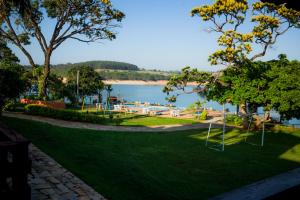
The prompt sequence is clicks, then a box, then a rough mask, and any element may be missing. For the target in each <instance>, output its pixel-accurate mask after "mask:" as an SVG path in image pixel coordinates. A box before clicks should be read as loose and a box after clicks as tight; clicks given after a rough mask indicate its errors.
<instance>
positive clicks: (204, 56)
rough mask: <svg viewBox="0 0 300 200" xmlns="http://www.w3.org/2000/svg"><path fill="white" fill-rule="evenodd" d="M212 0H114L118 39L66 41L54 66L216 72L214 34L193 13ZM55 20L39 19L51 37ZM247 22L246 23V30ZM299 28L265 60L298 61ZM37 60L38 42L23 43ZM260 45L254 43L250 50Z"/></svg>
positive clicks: (55, 55)
mask: <svg viewBox="0 0 300 200" xmlns="http://www.w3.org/2000/svg"><path fill="white" fill-rule="evenodd" d="M211 2H213V1H212V0H211V1H210V0H151V1H150V0H126V1H124V0H112V3H113V5H114V7H115V8H117V9H119V10H121V11H122V12H124V13H125V15H126V17H125V19H124V20H123V21H122V24H121V27H120V28H118V29H117V30H116V31H117V32H118V34H117V38H116V39H115V40H113V41H108V40H104V41H101V42H97V43H89V44H86V43H81V42H78V41H75V40H68V41H66V42H65V43H63V44H62V45H61V46H60V47H59V48H58V49H56V50H55V51H54V53H53V55H52V57H51V63H52V64H61V63H75V62H82V61H90V60H111V61H121V62H128V63H132V64H135V65H137V66H138V67H140V68H146V69H159V70H180V69H181V68H183V67H185V66H191V67H196V68H199V69H201V70H208V71H215V70H217V69H219V68H220V67H219V66H211V65H210V63H209V62H208V56H209V55H210V54H211V53H212V52H214V51H216V50H217V49H218V46H217V37H218V35H217V34H215V33H208V32H207V31H205V30H207V29H208V28H209V27H210V24H209V23H207V22H203V21H201V19H200V18H199V17H191V16H190V11H191V9H192V8H193V7H195V6H199V5H203V4H207V3H211ZM53 24H54V22H53V21H45V22H44V23H42V25H41V27H42V31H43V32H44V33H45V35H46V37H47V38H49V37H50V33H51V32H52V28H53ZM247 28H250V24H245V26H244V28H243V29H245V30H247ZM299 36H300V30H299V29H298V30H296V29H293V30H290V31H289V32H287V33H286V34H285V35H283V36H281V37H279V40H278V42H277V43H276V45H274V46H273V48H272V49H269V50H268V52H267V55H266V56H265V57H264V58H263V60H270V59H275V58H277V56H278V54H281V53H285V54H287V55H288V58H289V59H298V60H300V51H299V45H300V37H299ZM26 48H27V49H28V51H29V52H31V54H32V55H33V58H34V60H35V61H36V63H39V64H42V63H43V54H42V51H41V49H40V48H39V47H38V44H37V42H35V41H33V42H32V44H31V45H30V46H27V47H26ZM259 49H261V48H260V47H259V46H255V48H254V51H258V50H259ZM13 51H14V52H15V53H16V55H17V56H18V57H19V58H20V60H21V63H22V64H28V61H27V59H26V58H25V57H24V55H23V54H22V53H21V52H20V51H19V50H18V49H16V48H13Z"/></svg>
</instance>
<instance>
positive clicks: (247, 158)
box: [3, 118, 300, 200]
mask: <svg viewBox="0 0 300 200" xmlns="http://www.w3.org/2000/svg"><path fill="white" fill-rule="evenodd" d="M3 120H4V121H5V123H7V124H8V125H9V126H10V127H13V128H15V129H16V130H17V131H19V132H20V133H23V134H24V135H25V136H26V137H28V138H29V139H31V140H32V142H33V143H34V144H36V145H37V146H38V147H40V148H41V149H42V150H43V151H44V152H46V153H47V154H49V155H50V156H52V157H53V158H54V159H55V160H56V161H58V162H59V163H61V164H62V165H63V166H64V167H66V168H67V169H69V170H70V171H72V172H73V173H74V174H76V175H77V176H79V177H80V178H81V179H83V180H84V181H86V182H87V183H88V184H89V185H91V186H92V187H93V188H95V189H96V190H97V191H98V192H99V193H101V194H102V195H104V196H105V197H106V198H108V199H111V200H119V199H124V200H127V199H128V200H129V199H130V200H132V199H137V200H140V199H143V200H147V199H149V200H150V199H151V200H153V199H164V200H168V199H180V200H183V199H206V198H208V197H212V196H214V195H217V194H220V193H223V192H226V191H229V190H231V189H234V188H237V187H240V186H243V185H245V184H249V183H251V182H254V181H257V180H260V179H263V178H266V177H269V176H272V175H275V174H278V173H281V172H284V171H287V170H290V169H293V168H296V167H300V131H299V130H297V131H294V132H287V131H286V132H284V131H278V132H267V133H266V138H265V146H264V147H263V148H261V147H258V146H252V145H249V144H245V143H244V142H241V139H242V138H241V137H240V135H241V134H242V132H241V131H240V130H238V129H233V130H230V131H228V133H227V135H226V147H225V152H218V151H214V150H211V149H209V148H206V147H205V146H204V143H205V136H206V131H207V130H192V131H184V132H174V133H142V134H139V133H120V132H101V131H92V130H80V129H68V128H60V127H55V126H51V125H48V124H44V123H40V122H33V121H27V120H20V119H13V118H4V119H3ZM213 131H214V134H217V132H216V131H218V130H216V129H214V130H213ZM215 137H217V136H215ZM255 139H258V138H257V137H255V136H252V137H250V140H253V141H254V140H255ZM239 142H240V143H239Z"/></svg>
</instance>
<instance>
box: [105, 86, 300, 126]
mask: <svg viewBox="0 0 300 200" xmlns="http://www.w3.org/2000/svg"><path fill="white" fill-rule="evenodd" d="M112 87H113V91H112V93H111V96H117V97H118V98H119V99H124V100H126V101H128V102H135V101H140V102H150V103H159V104H162V105H164V104H168V101H167V100H166V97H167V95H166V94H165V93H163V92H162V89H163V86H152V85H151V86H149V85H112ZM187 89H189V90H191V89H192V87H187ZM103 96H104V97H105V96H106V92H105V91H104V92H103ZM197 100H202V101H203V100H204V99H203V98H202V97H199V96H198V95H197V94H195V93H193V94H182V95H180V96H179V97H178V98H177V101H176V102H175V103H174V104H175V105H176V107H179V108H186V107H187V106H189V105H190V104H192V103H194V102H195V101H197ZM225 106H226V108H227V109H229V111H230V112H235V111H236V107H235V106H233V105H231V104H226V105H225ZM204 107H206V108H213V109H215V110H222V109H223V107H222V105H220V104H219V103H217V102H214V101H208V102H206V104H205V106H204ZM259 112H262V109H260V110H259ZM271 116H272V117H273V118H278V117H279V115H278V114H277V113H276V112H272V113H271ZM287 123H290V124H300V120H296V119H294V120H290V121H289V122H287ZM298 127H299V125H298Z"/></svg>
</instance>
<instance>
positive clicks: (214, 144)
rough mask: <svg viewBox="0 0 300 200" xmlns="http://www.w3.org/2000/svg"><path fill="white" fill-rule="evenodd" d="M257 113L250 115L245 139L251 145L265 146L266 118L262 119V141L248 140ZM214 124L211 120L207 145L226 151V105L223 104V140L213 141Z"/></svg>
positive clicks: (216, 149)
mask: <svg viewBox="0 0 300 200" xmlns="http://www.w3.org/2000/svg"><path fill="white" fill-rule="evenodd" d="M254 115H256V113H251V114H250V115H249V121H248V122H249V125H248V128H247V134H246V137H245V139H244V142H245V143H247V144H250V145H254V146H261V147H263V146H264V141H265V120H262V132H261V141H260V142H259V143H254V142H249V140H248V136H249V135H250V129H251V124H252V122H253V116H254ZM212 124H213V122H210V124H209V128H208V132H207V136H206V141H205V146H206V147H208V148H210V149H213V150H215V151H224V150H225V133H226V111H225V105H224V104H223V128H222V134H221V141H219V142H218V141H216V140H214V142H212V141H211V140H212V139H211V138H212V135H211V128H212Z"/></svg>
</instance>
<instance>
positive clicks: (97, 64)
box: [52, 60, 139, 74]
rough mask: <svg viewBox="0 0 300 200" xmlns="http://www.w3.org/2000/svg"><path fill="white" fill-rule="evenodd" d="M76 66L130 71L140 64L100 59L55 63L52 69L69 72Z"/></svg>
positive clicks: (56, 71) (136, 69)
mask: <svg viewBox="0 0 300 200" xmlns="http://www.w3.org/2000/svg"><path fill="white" fill-rule="evenodd" d="M76 66H90V67H93V68H95V69H112V70H130V71H138V70H139V68H138V66H136V65H133V64H130V63H125V62H116V61H100V60H98V61H87V62H79V63H67V64H58V65H53V66H52V70H53V71H54V72H55V73H57V74H66V72H68V71H69V70H70V69H71V68H73V67H76Z"/></svg>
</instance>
